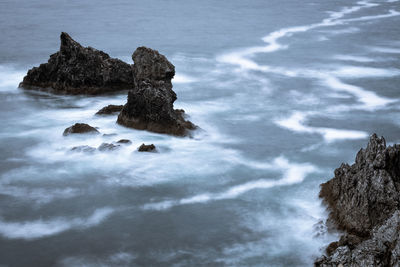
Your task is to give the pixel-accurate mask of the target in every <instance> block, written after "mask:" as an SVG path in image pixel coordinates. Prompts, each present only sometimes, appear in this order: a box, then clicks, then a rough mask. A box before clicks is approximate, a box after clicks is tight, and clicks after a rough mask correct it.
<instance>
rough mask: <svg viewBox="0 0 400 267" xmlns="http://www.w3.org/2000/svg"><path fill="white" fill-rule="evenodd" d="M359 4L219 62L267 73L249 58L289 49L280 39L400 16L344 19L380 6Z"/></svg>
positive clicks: (283, 31)
mask: <svg viewBox="0 0 400 267" xmlns="http://www.w3.org/2000/svg"><path fill="white" fill-rule="evenodd" d="M357 4H358V5H357V6H354V7H345V8H343V9H342V10H341V11H338V12H330V16H329V18H326V19H324V20H323V21H322V22H320V23H314V24H310V25H303V26H295V27H290V28H283V29H280V30H277V31H274V32H272V33H270V34H268V35H267V36H265V37H263V38H262V40H263V41H264V42H265V43H266V45H265V46H258V47H251V48H247V49H244V50H241V51H235V52H232V53H228V54H224V55H221V56H219V57H217V61H219V62H222V63H227V64H232V65H237V66H239V67H240V68H242V69H246V70H259V71H267V70H268V67H267V66H260V65H259V64H257V63H256V62H255V61H253V60H251V59H249V58H251V57H253V56H254V55H255V54H258V53H271V52H275V51H278V50H282V49H286V48H288V46H287V45H282V44H280V43H279V42H278V41H279V39H281V38H283V37H289V36H291V35H293V34H295V33H301V32H307V31H309V30H312V29H315V28H320V27H329V26H335V25H340V24H343V23H345V22H351V21H364V20H369V19H379V18H386V17H392V16H396V15H398V14H397V13H398V12H396V11H394V10H391V11H390V12H389V14H384V15H378V16H367V17H361V18H357V19H348V20H344V19H342V18H343V17H344V16H345V15H348V14H351V13H354V12H356V11H359V10H360V9H362V8H369V7H374V6H377V5H378V4H375V3H370V2H367V1H359V2H357Z"/></svg>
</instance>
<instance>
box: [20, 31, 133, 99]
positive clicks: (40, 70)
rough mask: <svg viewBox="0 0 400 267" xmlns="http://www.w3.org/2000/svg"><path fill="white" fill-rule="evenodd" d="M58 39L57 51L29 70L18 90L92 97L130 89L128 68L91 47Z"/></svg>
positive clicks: (131, 73) (69, 38)
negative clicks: (58, 49)
mask: <svg viewBox="0 0 400 267" xmlns="http://www.w3.org/2000/svg"><path fill="white" fill-rule="evenodd" d="M60 39H61V45H60V51H58V52H57V53H55V54H53V55H51V56H50V59H49V60H48V62H47V63H44V64H41V65H40V66H39V67H34V68H32V69H31V70H29V71H28V74H27V75H26V76H25V77H24V79H23V81H22V82H21V83H20V87H23V88H26V89H42V90H49V91H53V92H56V93H65V94H93V95H94V94H101V93H105V92H114V91H120V90H126V89H132V88H133V86H134V77H133V70H132V66H131V65H129V64H127V63H125V62H123V61H121V60H119V59H115V58H111V57H110V56H109V55H108V54H106V53H104V52H102V51H99V50H97V49H94V48H92V47H83V46H81V45H80V44H79V43H78V42H76V41H74V40H73V39H72V38H71V37H70V36H69V35H68V34H67V33H65V32H63V33H61V36H60Z"/></svg>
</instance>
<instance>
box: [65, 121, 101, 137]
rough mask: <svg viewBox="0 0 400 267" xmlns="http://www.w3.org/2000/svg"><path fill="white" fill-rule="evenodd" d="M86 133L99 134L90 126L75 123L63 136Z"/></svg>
mask: <svg viewBox="0 0 400 267" xmlns="http://www.w3.org/2000/svg"><path fill="white" fill-rule="evenodd" d="M86 133H90V134H99V133H100V132H99V131H98V130H97V129H96V128H94V127H92V126H90V125H89V124H86V123H75V124H74V125H72V126H71V127H68V128H67V129H65V130H64V133H63V135H64V136H67V135H70V134H86Z"/></svg>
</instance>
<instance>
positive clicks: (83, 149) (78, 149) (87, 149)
mask: <svg viewBox="0 0 400 267" xmlns="http://www.w3.org/2000/svg"><path fill="white" fill-rule="evenodd" d="M71 151H74V152H85V153H92V152H94V151H96V148H94V147H91V146H75V147H73V148H71Z"/></svg>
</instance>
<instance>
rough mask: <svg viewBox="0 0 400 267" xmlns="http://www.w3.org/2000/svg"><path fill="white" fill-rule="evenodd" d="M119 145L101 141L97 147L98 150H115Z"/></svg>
mask: <svg viewBox="0 0 400 267" xmlns="http://www.w3.org/2000/svg"><path fill="white" fill-rule="evenodd" d="M120 147H121V146H120V145H114V144H110V143H102V144H101V145H100V146H99V147H98V148H97V149H98V150H99V151H113V150H117V149H118V148H120Z"/></svg>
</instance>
